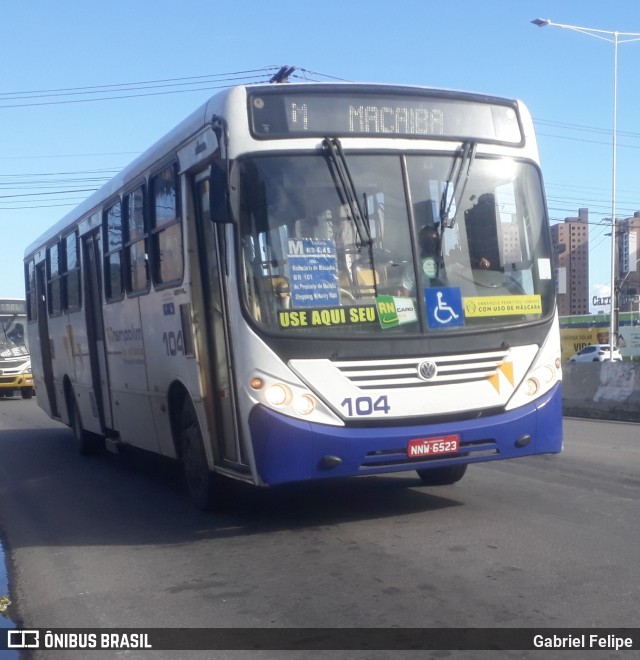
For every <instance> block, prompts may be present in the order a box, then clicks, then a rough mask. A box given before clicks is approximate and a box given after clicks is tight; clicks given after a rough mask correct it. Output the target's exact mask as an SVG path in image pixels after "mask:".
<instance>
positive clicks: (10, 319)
mask: <svg viewBox="0 0 640 660" xmlns="http://www.w3.org/2000/svg"><path fill="white" fill-rule="evenodd" d="M25 321H26V319H25V317H24V316H19V315H17V314H12V315H4V314H3V315H0V357H1V358H12V357H22V356H25V355H29V347H28V344H27V337H26V334H25Z"/></svg>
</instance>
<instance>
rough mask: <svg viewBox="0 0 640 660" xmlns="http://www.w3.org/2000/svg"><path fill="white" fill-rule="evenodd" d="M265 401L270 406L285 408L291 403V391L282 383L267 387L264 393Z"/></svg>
mask: <svg viewBox="0 0 640 660" xmlns="http://www.w3.org/2000/svg"><path fill="white" fill-rule="evenodd" d="M264 396H265V399H266V400H267V403H268V404H269V405H270V406H274V407H278V406H286V405H287V404H288V403H290V402H291V390H290V389H289V388H288V387H287V386H286V385H283V384H282V383H274V384H273V385H269V387H267V389H266V391H265V393H264Z"/></svg>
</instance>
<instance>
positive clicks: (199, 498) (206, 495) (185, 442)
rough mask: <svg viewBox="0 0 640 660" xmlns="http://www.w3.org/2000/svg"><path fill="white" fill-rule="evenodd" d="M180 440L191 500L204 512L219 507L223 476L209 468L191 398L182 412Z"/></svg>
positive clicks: (187, 400) (186, 401)
mask: <svg viewBox="0 0 640 660" xmlns="http://www.w3.org/2000/svg"><path fill="white" fill-rule="evenodd" d="M178 439H179V443H180V455H181V458H182V467H183V470H184V477H185V481H186V483H187V489H188V491H189V496H190V497H191V500H192V501H193V502H194V504H195V505H196V506H197V507H198V508H199V509H200V510H202V511H212V510H214V509H218V508H220V504H221V501H220V500H221V495H222V493H221V487H220V480H221V477H220V476H219V475H217V474H215V473H214V472H211V470H210V469H209V465H208V464H207V454H206V452H205V450H204V439H203V437H202V431H201V430H200V424H199V423H198V416H197V415H196V410H195V408H194V407H193V403H192V402H191V400H190V399H189V398H188V397H187V398H186V399H185V401H184V403H183V405H182V411H181V413H180V428H179V438H178Z"/></svg>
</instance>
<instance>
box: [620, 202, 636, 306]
mask: <svg viewBox="0 0 640 660" xmlns="http://www.w3.org/2000/svg"><path fill="white" fill-rule="evenodd" d="M616 236H617V239H618V240H617V244H618V245H617V247H618V264H617V269H616V281H617V286H616V288H617V291H618V310H619V311H621V312H631V311H638V309H639V307H638V306H639V303H638V295H639V294H640V270H638V268H639V266H640V264H639V263H638V261H640V252H639V249H640V211H636V212H635V213H634V214H633V217H632V218H626V219H625V220H619V221H618V224H617V225H616Z"/></svg>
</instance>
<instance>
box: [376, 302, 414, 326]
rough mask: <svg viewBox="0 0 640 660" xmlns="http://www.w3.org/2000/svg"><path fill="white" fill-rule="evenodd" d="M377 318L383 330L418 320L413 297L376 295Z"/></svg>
mask: <svg viewBox="0 0 640 660" xmlns="http://www.w3.org/2000/svg"><path fill="white" fill-rule="evenodd" d="M376 306H377V308H378V319H379V320H380V327H381V328H382V329H383V330H386V329H387V328H395V327H396V326H399V325H405V324H406V323H415V322H416V321H417V320H418V313H417V309H416V307H417V305H416V301H415V299H414V298H398V297H396V296H378V297H377V298H376Z"/></svg>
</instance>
